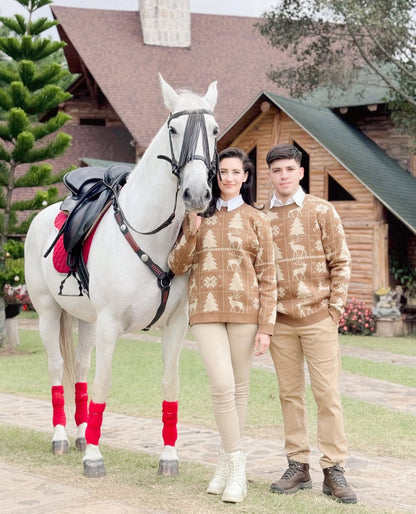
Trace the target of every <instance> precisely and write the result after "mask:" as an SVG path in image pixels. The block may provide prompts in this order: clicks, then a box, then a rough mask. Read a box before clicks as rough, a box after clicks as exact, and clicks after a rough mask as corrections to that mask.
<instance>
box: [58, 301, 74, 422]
mask: <svg viewBox="0 0 416 514" xmlns="http://www.w3.org/2000/svg"><path fill="white" fill-rule="evenodd" d="M59 347H60V350H61V355H62V359H63V362H64V372H63V377H62V385H63V386H64V392H65V411H66V416H67V419H74V414H75V353H74V339H73V332H72V316H71V315H70V314H68V313H67V312H66V311H64V310H63V311H62V314H61V325H60V330H59Z"/></svg>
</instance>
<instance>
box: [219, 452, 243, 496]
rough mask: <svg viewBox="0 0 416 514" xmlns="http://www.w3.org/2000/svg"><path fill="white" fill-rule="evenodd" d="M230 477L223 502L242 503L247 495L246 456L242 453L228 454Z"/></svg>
mask: <svg viewBox="0 0 416 514" xmlns="http://www.w3.org/2000/svg"><path fill="white" fill-rule="evenodd" d="M226 455H227V460H228V465H229V467H230V475H229V477H228V481H227V485H226V486H225V489H224V493H223V495H222V501H223V502H230V503H237V502H242V501H243V500H244V498H245V497H246V495H247V483H246V454H245V453H244V452H242V451H238V452H233V453H227V454H226Z"/></svg>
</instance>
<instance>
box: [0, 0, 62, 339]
mask: <svg viewBox="0 0 416 514" xmlns="http://www.w3.org/2000/svg"><path fill="white" fill-rule="evenodd" d="M16 2H18V3H19V4H20V5H21V6H23V7H24V8H25V9H26V10H27V12H28V16H27V18H25V17H24V16H22V15H19V14H16V15H15V16H14V17H12V18H6V17H0V22H1V23H2V24H3V27H6V29H8V31H9V35H6V36H2V37H0V52H1V53H2V57H3V59H1V60H0V84H1V87H0V120H3V121H0V186H1V189H0V345H1V344H3V343H4V340H5V331H4V307H5V297H4V294H3V295H2V294H1V292H3V291H4V286H5V285H7V284H9V285H12V286H16V285H18V284H24V266H23V242H22V240H21V237H22V236H23V235H24V234H25V233H26V231H27V229H28V226H29V224H30V221H31V219H32V217H33V216H34V214H35V212H34V214H32V216H26V217H23V219H22V216H20V219H19V217H18V216H17V214H18V211H25V213H26V214H28V211H38V210H40V209H42V208H43V207H45V206H46V205H48V204H50V203H53V202H55V201H57V200H58V190H57V188H56V187H49V188H48V187H47V186H50V185H52V184H55V183H57V182H59V181H61V180H62V176H63V174H64V173H65V171H66V170H65V171H63V172H61V173H59V174H52V166H51V165H50V164H46V163H45V162H44V161H45V160H50V159H54V158H56V157H58V156H59V155H62V154H63V153H64V152H65V150H66V149H67V148H68V147H69V145H70V142H71V137H70V136H69V135H68V134H65V133H63V132H58V131H59V130H60V129H61V128H62V127H63V125H64V124H65V123H66V122H67V121H68V120H69V119H70V117H69V116H68V115H67V114H64V113H62V112H60V111H58V112H57V114H56V115H55V116H52V117H50V118H49V119H47V120H46V121H40V120H41V116H42V115H44V114H45V113H46V112H50V111H52V110H53V109H55V108H57V107H58V105H59V104H60V103H61V102H64V101H66V100H68V99H69V98H70V97H71V95H70V94H69V93H67V92H65V91H64V90H63V89H62V87H61V86H60V84H62V79H63V78H64V77H65V76H67V75H69V72H68V71H66V70H65V69H63V67H62V65H61V64H59V62H56V61H55V62H54V61H51V56H53V55H56V53H57V52H59V51H60V50H61V49H62V48H63V47H64V46H65V43H64V42H60V41H59V42H58V41H53V40H52V39H51V38H47V37H43V36H42V34H43V33H44V32H45V31H47V30H48V29H50V28H51V27H53V26H55V25H57V24H58V22H57V21H49V20H48V19H47V18H39V19H37V20H34V19H33V17H32V16H33V13H34V12H35V11H37V10H38V9H40V8H41V7H44V6H45V5H48V4H51V3H52V0H16ZM35 186H44V188H43V189H42V190H39V191H38V192H37V193H36V195H35V196H34V197H33V198H32V199H30V200H22V201H15V197H16V195H15V194H14V190H15V189H16V188H28V187H35ZM29 214H30V212H29ZM19 236H20V237H19ZM6 287H7V286H6ZM6 300H7V298H6Z"/></svg>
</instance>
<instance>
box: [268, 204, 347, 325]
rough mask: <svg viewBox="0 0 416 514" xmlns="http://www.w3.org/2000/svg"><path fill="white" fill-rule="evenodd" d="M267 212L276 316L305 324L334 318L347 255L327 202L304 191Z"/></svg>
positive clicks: (343, 289)
mask: <svg viewBox="0 0 416 514" xmlns="http://www.w3.org/2000/svg"><path fill="white" fill-rule="evenodd" d="M268 216H269V218H270V221H271V224H272V232H273V238H274V242H275V257H276V272H277V283H278V289H277V296H278V303H277V321H278V322H281V323H284V324H286V325H291V326H298V325H302V326H305V325H310V324H313V323H317V322H318V321H321V320H323V319H325V318H326V317H328V315H329V316H330V317H331V318H332V319H333V320H334V322H335V323H338V320H339V317H340V315H341V314H342V312H343V310H344V306H345V303H346V300H347V293H348V285H349V280H350V273H351V257H350V253H349V250H348V247H347V243H346V240H345V234H344V230H343V228H342V224H341V220H340V218H339V216H338V214H337V212H336V211H335V208H334V207H333V205H332V204H331V203H329V202H327V201H325V200H322V199H320V198H318V197H316V196H313V195H306V196H305V200H304V202H303V204H302V206H301V207H298V206H297V205H296V204H290V205H283V206H281V207H273V208H272V209H271V210H270V211H269V212H268Z"/></svg>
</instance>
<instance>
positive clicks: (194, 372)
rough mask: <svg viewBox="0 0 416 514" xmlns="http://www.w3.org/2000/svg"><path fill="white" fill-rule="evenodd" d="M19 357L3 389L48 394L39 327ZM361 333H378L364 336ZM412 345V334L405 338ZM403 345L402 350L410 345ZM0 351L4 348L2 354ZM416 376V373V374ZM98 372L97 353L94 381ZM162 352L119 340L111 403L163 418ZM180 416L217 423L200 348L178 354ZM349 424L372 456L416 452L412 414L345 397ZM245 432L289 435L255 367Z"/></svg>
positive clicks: (407, 375) (275, 398)
mask: <svg viewBox="0 0 416 514" xmlns="http://www.w3.org/2000/svg"><path fill="white" fill-rule="evenodd" d="M20 335H21V343H20V345H19V348H18V353H17V354H16V355H3V356H1V357H0V359H1V361H0V362H1V370H2V372H1V374H0V391H2V392H5V393H12V394H19V395H26V396H30V397H39V398H44V399H48V400H49V399H50V386H49V379H48V374H47V362H46V353H45V351H44V349H43V346H42V344H41V342H40V339H39V334H38V332H37V331H36V330H21V331H20ZM357 339H372V338H371V337H363V338H358V337H357ZM406 344H408V346H409V348H408V350H409V351H412V346H413V345H414V344H415V341H414V340H410V339H406ZM404 346H405V345H403V347H402V351H404V350H405V349H404ZM0 355H1V354H0ZM343 364H344V369H346V370H348V371H350V372H352V373H357V374H364V375H366V376H370V377H374V378H382V379H383V380H389V381H391V382H394V383H401V384H403V385H407V386H410V387H416V384H415V381H414V375H415V370H414V369H407V368H405V367H404V366H395V365H394V364H386V363H376V362H372V361H365V360H363V359H358V358H353V357H348V358H347V357H343ZM412 374H413V375H412ZM93 376H94V358H93V359H92V368H91V371H90V377H89V382H90V384H91V383H92V380H93ZM161 378H162V356H161V346H160V345H159V344H157V343H153V342H146V341H138V340H125V339H121V340H119V341H118V343H117V346H116V350H115V353H114V358H113V385H112V389H111V393H110V396H109V398H108V401H107V409H108V410H110V411H113V412H120V413H122V414H128V415H132V416H142V417H152V418H159V417H160V412H161V401H162V388H161ZM180 381H181V386H180V397H179V405H180V407H179V409H180V410H179V416H180V419H181V422H183V423H188V424H195V425H200V426H203V427H208V428H213V429H215V422H214V419H213V415H212V408H211V396H210V391H209V386H208V380H207V376H206V373H205V370H204V367H203V364H202V360H201V357H200V355H199V352H197V351H194V350H189V349H187V348H184V349H183V350H182V353H181V359H180ZM306 401H307V409H308V418H309V431H310V434H311V441H312V443H313V444H314V442H315V441H316V406H315V402H314V400H313V397H312V393H311V391H310V388H307V394H306ZM343 406H344V412H345V426H346V431H347V437H348V441H349V447H350V450H351V451H354V450H355V451H362V452H365V453H367V454H370V455H391V456H394V457H400V458H414V455H416V438H415V437H414V434H415V433H416V419H415V417H414V416H412V415H409V414H404V413H400V412H396V411H393V410H390V409H387V408H383V407H380V406H377V405H373V404H369V403H367V402H365V401H360V400H357V399H354V398H351V397H348V396H345V395H344V396H343ZM247 434H248V435H252V436H256V437H259V436H260V437H272V438H273V437H279V438H283V420H282V415H281V409H280V402H279V391H278V385H277V379H276V376H275V374H274V373H272V372H270V371H266V370H260V369H253V370H252V374H251V386H250V398H249V413H248V420H247Z"/></svg>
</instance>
